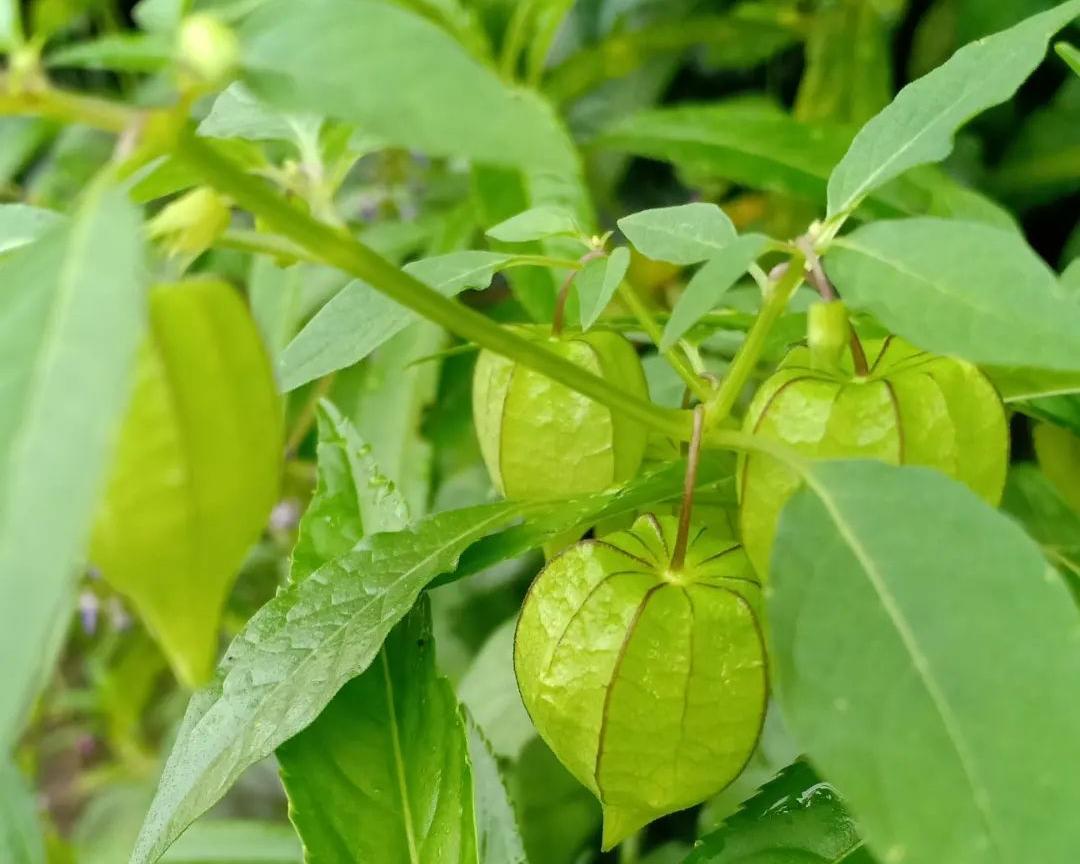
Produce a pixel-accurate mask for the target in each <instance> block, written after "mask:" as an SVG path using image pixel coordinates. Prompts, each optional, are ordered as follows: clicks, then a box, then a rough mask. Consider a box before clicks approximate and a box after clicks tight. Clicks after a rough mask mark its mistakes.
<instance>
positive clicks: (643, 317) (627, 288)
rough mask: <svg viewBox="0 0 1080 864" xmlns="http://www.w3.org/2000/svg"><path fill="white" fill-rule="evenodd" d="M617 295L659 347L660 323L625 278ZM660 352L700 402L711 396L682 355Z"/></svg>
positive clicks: (672, 352)
mask: <svg viewBox="0 0 1080 864" xmlns="http://www.w3.org/2000/svg"><path fill="white" fill-rule="evenodd" d="M619 296H620V297H622V300H623V302H624V303H625V304H626V305H627V307H628V308H629V309H630V311H631V312H632V313H633V315H634V317H635V318H636V319H637V320H638V323H639V324H640V325H641V329H642V330H644V331H645V335H647V336H648V337H649V338H650V339H651V340H652V341H653V344H654V345H656V346H657V347H658V348H659V345H660V340H661V339H662V337H663V335H664V334H663V331H662V330H661V329H660V325H659V324H657V323H656V320H655V319H654V318H653V316H652V313H651V312H649V309H648V307H647V306H646V305H645V303H644V302H642V299H641V298H640V297H639V296H638V293H637V291H635V290H634V287H633V286H632V285H631V284H630V283H629V282H627V281H626V280H625V279H624V280H623V281H622V283H621V284H620V285H619ZM660 354H661V356H663V358H664V359H665V360H667V362H668V363H670V364H671V368H672V369H674V370H675V371H676V372H677V373H678V375H679V377H680V378H682V379H683V381H684V382H685V383H686V386H687V387H688V388H690V392H691V393H693V394H694V395H695V396H697V398H698V399H700V400H701V401H702V402H707V401H708V400H709V399H711V398H712V396H713V392H712V390H711V389H710V388H709V386H708V384H707V383H706V382H705V381H703V380H702V378H701V376H700V375H698V374H697V372H695V371H694V369H693V368H692V367H691V366H690V364H689V363H688V362H687V361H686V359H685V358H684V357H682V356H681V355H680V354H678V353H677V352H676V351H675V350H674V349H670V348H669V349H668V350H667V351H661V352H660Z"/></svg>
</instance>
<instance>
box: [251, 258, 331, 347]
mask: <svg viewBox="0 0 1080 864" xmlns="http://www.w3.org/2000/svg"><path fill="white" fill-rule="evenodd" d="M347 282H348V277H347V276H346V275H345V274H344V273H342V272H341V271H340V270H335V269H333V268H331V267H323V266H321V265H318V264H308V263H303V262H302V263H298V264H293V265H292V266H291V267H284V268H283V267H279V266H278V265H277V264H275V263H274V261H273V259H271V258H268V257H265V256H261V255H260V256H256V257H255V259H254V260H253V261H252V263H251V272H250V274H249V276H248V302H249V303H250V304H251V315H252V317H253V318H254V319H255V323H256V324H258V325H259V332H260V333H261V334H262V338H263V343H264V344H265V345H266V350H267V352H268V353H269V354H270V360H271V362H272V363H273V365H274V366H275V368H276V367H277V366H278V364H279V363H280V358H281V352H282V351H284V350H285V347H286V346H287V345H288V344H289V342H291V341H292V340H293V339H294V338H295V337H296V334H297V333H298V332H299V330H300V326H301V324H302V323H303V322H304V321H306V320H307V319H308V318H310V317H311V315H312V314H313V313H314V312H315V311H316V310H318V309H319V308H320V307H321V306H323V305H324V304H325V303H326V302H327V301H328V300H330V298H332V297H333V296H334V295H335V294H337V293H338V292H339V291H341V289H342V288H344V287H345V285H346V284H347Z"/></svg>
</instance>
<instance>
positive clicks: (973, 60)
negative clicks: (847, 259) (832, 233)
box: [828, 0, 1080, 216]
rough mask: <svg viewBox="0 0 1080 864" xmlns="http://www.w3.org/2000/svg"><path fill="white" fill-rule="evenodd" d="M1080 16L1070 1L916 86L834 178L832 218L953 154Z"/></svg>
mask: <svg viewBox="0 0 1080 864" xmlns="http://www.w3.org/2000/svg"><path fill="white" fill-rule="evenodd" d="M1077 16H1080V0H1069V2H1067V3H1062V4H1060V5H1059V6H1057V7H1056V8H1054V9H1051V10H1049V11H1048V12H1044V13H1042V14H1041V15H1035V16H1033V17H1031V18H1028V19H1027V20H1026V21H1023V22H1021V23H1020V24H1017V25H1016V26H1015V27H1012V28H1010V29H1009V30H1004V31H1002V32H1000V33H996V34H995V35H993V36H989V37H987V38H985V39H980V40H978V41H977V42H972V43H971V44H970V45H967V46H965V47H964V48H961V49H960V50H959V51H957V52H956V54H954V55H953V56H952V57H951V58H950V59H949V61H948V62H947V63H945V64H944V65H942V66H940V67H938V68H937V69H935V70H934V71H933V72H931V73H929V74H928V75H925V76H924V77H922V78H920V79H919V80H918V81H915V82H913V83H912V84H909V85H908V86H907V87H905V88H904V89H903V90H901V91H900V94H899V95H898V96H897V97H896V98H895V99H894V100H893V101H892V103H891V104H890V105H889V106H888V107H886V108H885V109H884V110H883V111H882V112H881V113H880V114H878V115H877V116H876V117H874V119H872V120H871V121H870V122H869V123H867V124H866V125H865V126H864V127H863V128H862V130H861V131H860V132H859V134H858V135H857V136H856V137H855V140H854V141H853V142H852V144H851V148H850V149H849V150H848V152H847V155H845V156H844V158H843V159H842V160H841V161H840V164H838V165H837V166H836V168H835V169H833V172H832V176H831V177H830V178H829V211H828V213H829V216H837V215H840V214H845V213H849V212H851V211H852V210H854V209H855V207H857V206H858V204H859V202H860V201H862V199H863V198H864V197H866V195H868V194H869V193H870V192H872V191H873V190H875V189H878V188H880V187H881V186H882V185H884V184H885V183H888V182H889V181H890V180H892V179H894V178H896V177H899V176H900V175H901V174H903V173H904V172H905V171H907V170H909V169H911V168H914V167H915V166H917V165H923V164H926V163H927V162H938V161H940V160H942V159H944V158H945V157H946V156H948V155H949V153H950V152H952V148H953V136H954V135H955V134H956V132H957V130H958V129H959V128H960V127H961V126H963V125H964V124H965V123H967V121H968V120H970V119H971V118H972V117H974V116H975V115H976V114H979V113H980V112H982V111H985V110H986V109H987V108H990V107H992V106H994V105H997V104H998V103H1000V102H1004V101H1005V100H1006V99H1009V98H1010V97H1011V96H1012V95H1013V94H1014V93H1015V92H1016V90H1017V88H1019V87H1020V85H1021V84H1023V83H1024V81H1025V80H1026V79H1027V77H1028V75H1030V74H1031V73H1032V72H1033V71H1034V70H1035V67H1036V66H1038V65H1039V63H1040V62H1041V61H1042V59H1043V56H1044V55H1045V54H1046V48H1047V45H1048V44H1049V42H1050V39H1051V38H1052V37H1053V36H1054V34H1055V33H1057V32H1058V31H1059V30H1061V28H1063V27H1064V26H1066V25H1067V24H1068V23H1069V22H1070V21H1072V20H1073V19H1075V18H1076V17H1077Z"/></svg>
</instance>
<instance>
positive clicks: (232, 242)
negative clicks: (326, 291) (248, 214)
mask: <svg viewBox="0 0 1080 864" xmlns="http://www.w3.org/2000/svg"><path fill="white" fill-rule="evenodd" d="M214 245H215V246H220V247H222V248H223V249H235V250H236V251H238V252H250V253H252V254H254V255H271V256H273V257H274V258H294V259H296V260H297V261H309V262H312V263H316V264H317V263H318V261H319V259H318V258H316V257H315V256H314V255H312V254H311V253H310V252H308V251H307V250H306V249H301V248H300V247H299V246H297V245H296V244H295V243H290V242H289V241H288V240H285V239H284V238H282V237H278V236H277V235H276V234H265V233H263V232H262V231H243V230H240V229H231V230H229V231H226V232H225V233H224V234H222V235H221V236H220V237H218V238H217V240H215V241H214Z"/></svg>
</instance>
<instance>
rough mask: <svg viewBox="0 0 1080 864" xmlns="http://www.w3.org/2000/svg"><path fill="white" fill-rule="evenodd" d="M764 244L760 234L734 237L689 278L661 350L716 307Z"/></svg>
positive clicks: (764, 238) (756, 256) (669, 322)
mask: <svg viewBox="0 0 1080 864" xmlns="http://www.w3.org/2000/svg"><path fill="white" fill-rule="evenodd" d="M767 242H768V238H766V237H763V236H761V235H760V234H747V235H745V236H743V237H738V238H736V239H735V240H734V241H732V242H731V243H730V244H729V245H728V246H726V247H724V248H723V249H722V250H721V251H719V252H718V253H716V255H714V256H713V257H712V258H710V259H709V260H708V261H707V262H706V263H705V265H704V266H703V267H702V268H701V269H700V270H698V271H697V273H695V274H694V275H693V277H692V278H691V279H690V282H689V283H688V284H687V286H686V290H685V291H683V293H682V295H681V296H680V297H679V299H678V301H677V302H676V303H675V308H674V309H672V310H671V318H669V319H668V323H667V326H666V327H664V336H663V338H662V339H661V340H660V350H661V351H667V350H669V349H670V348H672V347H673V346H674V345H675V343H676V342H678V341H679V340H680V339H681V338H682V337H683V335H684V334H685V333H686V331H687V330H689V329H690V328H691V327H693V326H694V325H695V324H697V322H698V321H700V320H701V319H702V317H704V316H705V315H707V314H708V313H709V312H711V311H712V310H713V309H715V308H716V305H717V304H718V303H719V302H720V298H721V297H723V296H724V294H726V293H727V291H728V289H729V288H731V286H732V285H734V284H735V283H736V282H737V281H738V280H739V278H740V277H741V276H742V275H743V274H744V273H746V271H747V270H748V269H749V268H750V265H751V264H753V263H754V262H755V261H756V260H757V259H758V256H760V255H761V253H762V251H763V250H764V248H765V244H766V243H767Z"/></svg>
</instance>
